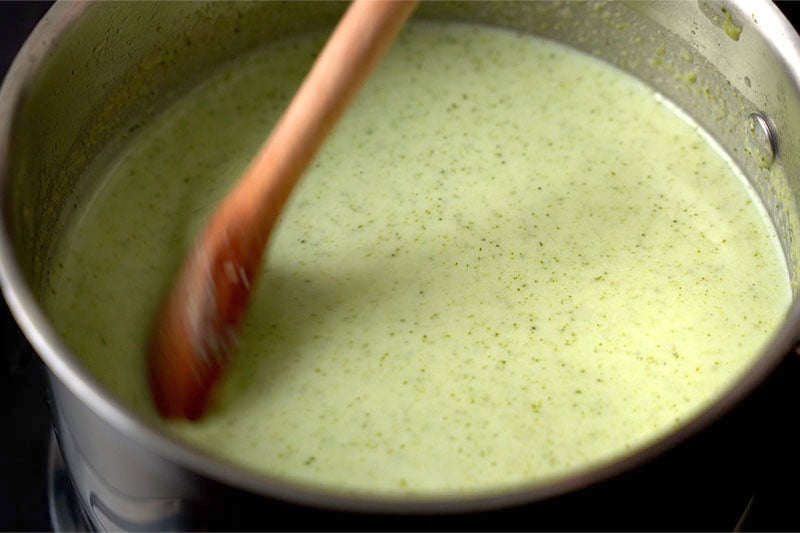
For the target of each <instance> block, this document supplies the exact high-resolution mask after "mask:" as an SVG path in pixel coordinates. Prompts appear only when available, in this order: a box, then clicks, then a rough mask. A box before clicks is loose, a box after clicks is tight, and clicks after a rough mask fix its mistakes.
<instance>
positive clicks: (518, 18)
mask: <svg viewBox="0 0 800 533" xmlns="http://www.w3.org/2000/svg"><path fill="white" fill-rule="evenodd" d="M343 8H344V4H342V3H332V2H310V3H306V2H252V3H251V2H171V3H151V2H107V3H106V2H104V3H98V4H91V5H85V4H82V3H81V4H73V3H63V4H57V5H56V6H55V7H54V8H53V10H52V11H51V13H50V14H49V15H48V17H47V18H46V19H45V21H44V22H43V23H42V24H41V25H40V26H39V28H38V29H37V31H36V34H35V37H34V38H32V39H31V40H30V41H29V42H28V43H27V44H26V48H25V51H24V52H23V54H22V55H21V56H20V58H18V60H17V62H16V64H15V65H14V68H13V69H12V71H11V72H10V74H9V77H8V79H7V80H6V83H5V86H4V91H3V93H4V95H3V99H2V100H0V105H1V106H2V107H0V112H1V113H0V114H6V113H8V116H10V117H12V118H13V121H11V123H10V125H8V124H7V125H4V126H3V127H4V128H9V129H8V131H4V130H0V140H2V142H3V143H5V144H6V146H4V147H3V148H4V149H6V150H7V152H6V153H5V154H3V153H2V152H0V158H1V157H5V160H2V159H0V164H2V165H3V166H2V170H3V173H4V175H3V184H2V186H3V202H4V205H3V209H4V213H3V214H4V218H3V224H4V228H3V231H4V233H5V235H4V238H6V239H7V240H8V242H9V243H10V247H8V249H7V250H4V253H5V257H3V263H4V265H3V269H4V278H5V279H4V282H5V290H6V293H7V295H10V297H9V301H10V303H11V305H12V308H13V310H14V312H15V314H16V315H17V316H18V317H22V319H21V320H20V321H21V323H23V329H25V331H26V333H27V334H28V336H29V338H31V339H32V342H33V343H34V345H35V347H36V348H37V350H38V351H39V352H40V353H41V355H42V357H43V358H44V359H45V360H46V362H47V363H48V365H49V366H50V368H51V370H52V371H53V372H54V373H55V375H56V377H57V378H58V379H60V380H61V381H63V382H64V383H65V384H66V386H67V387H68V388H69V389H71V390H72V392H73V393H75V394H76V395H78V396H79V397H80V398H81V399H82V400H83V401H84V402H86V403H87V404H89V405H90V407H91V408H92V409H95V410H97V412H99V413H101V414H102V415H103V416H106V418H108V417H109V416H110V417H113V418H114V419H118V420H124V421H126V423H125V424H122V425H123V426H125V427H126V428H135V429H137V430H138V429H141V427H140V426H137V424H136V423H135V415H133V414H131V413H130V412H129V411H127V410H126V409H125V407H124V406H121V405H118V404H116V403H115V400H114V399H113V395H112V394H109V393H108V391H102V390H98V388H99V385H97V384H96V383H95V382H93V380H92V378H91V376H87V375H86V374H85V373H84V372H83V371H82V370H81V367H80V363H79V362H78V360H77V359H76V358H75V357H74V356H72V355H71V354H70V353H69V352H68V351H67V350H66V349H65V348H64V347H63V345H61V343H60V342H59V340H58V338H57V337H56V335H55V334H54V333H53V331H52V330H51V329H50V327H49V325H48V322H47V319H46V317H45V316H44V314H42V312H41V311H40V310H39V307H38V304H37V300H36V297H37V295H38V294H40V293H41V292H40V291H43V290H45V289H46V281H47V278H48V269H49V262H48V261H49V255H50V250H51V247H52V246H53V244H54V242H56V241H57V239H58V238H59V235H60V233H61V230H62V228H63V225H64V222H65V221H66V220H68V219H69V216H70V214H71V213H72V211H73V210H74V208H75V205H74V203H73V198H74V197H75V195H76V194H78V193H79V192H80V190H81V189H82V188H83V187H85V186H87V184H85V183H82V181H81V176H82V175H83V174H84V171H85V170H86V169H87V168H88V167H89V166H91V165H93V164H98V162H100V163H101V162H102V161H103V160H104V159H105V158H106V157H108V155H109V154H113V152H114V150H115V149H116V147H118V146H120V144H122V143H124V141H125V139H126V136H127V135H129V134H130V133H131V132H133V131H135V130H136V129H137V128H138V127H139V126H141V125H142V124H143V123H145V122H146V121H147V120H148V119H149V117H151V116H153V115H154V114H155V113H158V111H159V110H160V109H161V108H163V107H164V106H166V105H168V103H169V102H170V101H172V100H173V99H174V98H176V97H177V96H179V95H180V94H181V93H182V92H183V91H184V90H186V89H187V88H189V87H191V86H192V85H193V84H194V83H196V82H198V81H199V80H201V79H203V78H204V77H205V76H207V75H208V74H209V73H210V72H212V71H214V69H215V68H216V67H217V66H218V65H220V64H222V63H224V62H225V61H227V60H229V59H230V58H233V57H236V56H238V55H241V54H244V53H247V52H248V51H249V50H252V49H254V48H256V47H258V46H259V45H260V44H261V43H264V42H267V41H270V40H274V39H279V38H282V37H285V36H289V35H293V34H298V33H302V32H305V31H307V30H309V29H318V28H327V27H332V26H333V24H334V23H335V21H336V20H337V19H338V17H339V15H340V13H341V12H342V10H343ZM415 16H416V17H417V18H435V19H452V20H461V21H473V22H480V23H485V24H492V25H498V26H504V27H508V28H513V29H515V30H519V31H524V32H532V33H535V34H539V35H542V36H545V37H548V38H551V39H555V40H558V41H561V42H563V43H566V44H569V45H571V46H574V47H576V48H578V49H581V50H584V51H586V52H589V53H591V54H593V55H596V56H598V57H600V58H603V59H605V60H607V61H609V62H611V63H613V64H615V65H617V66H618V67H620V68H621V69H623V70H626V71H628V72H630V73H632V74H634V75H635V76H636V77H638V78H640V79H642V80H644V81H645V82H646V83H648V84H650V85H651V86H652V87H653V88H654V89H655V90H657V91H658V92H660V93H662V94H663V95H665V96H666V97H667V98H668V99H670V100H672V101H673V102H675V103H676V104H677V105H678V107H680V108H681V109H682V110H684V111H685V112H686V113H687V114H689V115H690V116H691V117H693V118H694V119H695V120H696V121H697V122H698V123H699V124H700V125H701V126H703V127H704V128H705V129H706V130H707V131H708V132H709V133H710V134H711V135H712V136H713V137H714V138H716V139H717V141H718V142H719V143H720V144H721V145H722V147H724V149H725V150H726V151H727V152H728V153H729V154H730V155H731V157H732V158H733V160H734V161H735V162H736V163H737V164H738V165H739V166H740V167H741V168H742V169H743V171H744V172H745V174H746V175H747V177H748V179H749V180H750V181H751V182H752V184H753V186H754V187H755V189H756V191H757V192H758V194H759V195H760V197H761V199H762V201H763V203H764V205H765V207H766V209H767V211H768V213H769V215H770V216H771V218H772V220H773V222H774V224H775V226H776V228H777V230H778V233H779V236H780V239H781V244H782V246H783V250H784V253H785V255H786V260H787V264H788V267H789V272H790V274H791V284H792V288H793V290H794V292H795V293H796V291H797V286H798V282H799V281H800V278H799V277H798V275H799V274H800V273H799V272H798V268H797V267H798V261H800V243H798V236H800V225H799V224H800V222H799V221H798V211H799V209H798V201H797V199H798V196H799V195H800V179H798V175H800V173H799V172H798V170H800V132H798V131H797V128H798V125H800V94H798V81H797V80H798V74H799V73H800V60H798V43H799V41H798V38H797V35H796V34H795V33H794V30H793V29H792V28H791V26H790V25H789V24H788V22H786V21H785V19H783V18H782V16H781V15H780V14H779V12H778V11H777V9H776V8H774V6H772V5H770V4H766V3H755V2H753V3H751V2H738V3H734V2H718V1H703V2H699V3H690V2H653V3H649V2H648V3H644V2H599V3H593V2H559V1H554V2H546V1H540V2H464V3H460V2H430V3H423V5H421V6H420V8H419V10H418V12H417V13H416V15H415ZM779 51H780V52H779ZM781 54H782V55H781ZM754 113H761V115H758V116H757V117H753V116H752V115H753V114H754ZM765 126H766V129H765ZM4 136H7V138H6V137H4ZM796 314H797V313H796V310H795V309H794V307H793V310H792V311H791V312H790V315H789V318H788V319H787V321H786V324H785V326H784V328H783V329H782V330H781V331H780V332H778V334H777V335H776V337H775V340H774V342H773V343H772V344H771V345H770V346H769V347H768V349H767V350H766V351H765V353H764V354H763V356H762V358H761V360H760V362H759V365H757V367H758V368H757V369H756V370H755V371H754V373H755V374H756V375H755V376H751V377H750V378H749V381H747V380H743V382H742V383H740V386H741V387H743V388H745V389H746V388H747V387H752V386H753V383H754V382H755V381H757V380H758V378H759V376H761V377H763V375H764V374H765V373H766V372H767V371H768V369H769V368H771V367H772V366H773V365H774V364H776V362H777V361H778V360H779V359H780V357H781V356H782V355H783V353H785V351H786V349H787V348H788V346H789V344H791V342H793V340H794V334H793V333H792V329H793V326H794V324H795V323H796V322H797V321H796V320H795V319H793V318H792V317H795V315H796ZM745 381H747V382H748V383H749V384H748V385H743V383H744V382H745ZM741 394H743V392H738V393H736V394H732V395H729V397H728V399H727V400H725V401H723V402H722V404H718V405H717V406H716V407H715V409H716V411H715V412H716V414H719V413H720V412H722V411H723V410H724V408H725V405H724V404H725V402H727V404H730V403H731V402H733V401H734V399H735V398H736V397H738V396H740V395H741ZM131 420H134V422H131ZM144 427H147V426H144ZM694 429H696V427H695V428H694ZM694 429H692V431H693V430H694ZM130 431H131V433H133V430H130ZM148 431H150V430H148ZM688 432H689V430H686V431H684V433H688ZM684 436H685V435H684ZM223 474H224V471H223ZM223 481H231V480H223Z"/></svg>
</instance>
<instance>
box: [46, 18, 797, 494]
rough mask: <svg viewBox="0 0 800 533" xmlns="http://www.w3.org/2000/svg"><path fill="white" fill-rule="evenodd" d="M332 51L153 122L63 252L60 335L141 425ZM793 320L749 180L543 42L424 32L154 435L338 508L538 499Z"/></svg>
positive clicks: (608, 455)
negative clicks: (231, 226) (209, 265)
mask: <svg viewBox="0 0 800 533" xmlns="http://www.w3.org/2000/svg"><path fill="white" fill-rule="evenodd" d="M322 41H323V37H322V36H316V37H314V38H303V39H296V40H291V41H287V42H283V43H279V44H276V45H273V46H271V47H270V48H268V49H265V50H264V51H263V52H262V53H259V54H257V55H254V56H251V57H247V58H245V59H242V60H241V61H239V62H238V63H236V64H235V65H233V66H231V67H230V68H228V69H226V70H225V71H224V72H221V73H220V74H219V75H218V76H216V77H214V78H213V79H210V80H208V82H207V83H205V84H203V85H202V86H200V87H198V88H197V89H196V90H194V91H193V92H191V93H190V94H188V95H187V96H186V97H185V98H183V99H181V100H180V101H179V102H177V103H176V104H175V105H174V106H173V107H171V108H170V109H169V110H168V111H167V112H165V113H164V114H163V115H162V116H159V117H158V118H157V119H155V120H154V121H153V123H152V124H151V125H150V126H149V127H147V128H145V129H144V130H143V131H141V132H140V133H139V134H138V135H137V137H136V138H135V139H134V140H133V142H131V143H130V145H129V146H127V148H126V149H125V150H124V152H123V153H122V154H121V155H120V157H119V158H118V159H116V160H115V161H114V162H113V164H112V165H109V166H108V167H107V168H104V169H103V170H102V171H103V173H104V174H106V177H105V179H104V180H103V181H102V186H101V187H99V188H97V189H96V190H94V191H92V194H91V195H87V196H86V197H85V198H84V200H83V203H82V207H81V210H80V216H78V217H76V218H75V220H74V221H73V223H72V224H71V226H70V230H69V232H68V235H67V237H66V238H65V239H64V240H63V243H62V245H61V247H60V249H59V250H58V252H57V255H56V259H55V260H54V268H53V271H52V275H51V278H50V289H51V290H50V293H49V294H48V295H47V296H48V300H47V306H48V309H49V311H50V314H51V315H52V317H53V319H54V321H55V322H56V324H57V327H58V329H59V331H60V332H61V333H62V334H63V336H64V338H65V339H66V341H67V343H68V344H69V346H70V347H71V348H72V349H74V351H75V352H76V353H77V354H78V355H79V356H80V357H81V358H82V359H83V360H84V361H85V363H86V365H87V367H88V368H89V370H90V371H91V372H92V373H93V374H95V375H96V376H97V378H98V379H99V380H100V381H101V382H102V383H103V384H104V385H106V386H107V387H108V388H109V389H110V390H112V391H113V392H114V393H115V394H117V395H118V396H119V397H120V398H121V399H122V400H124V401H125V402H127V403H128V404H130V405H132V406H133V407H134V408H135V409H137V410H138V411H140V412H142V413H143V414H144V415H145V416H147V417H152V418H155V414H154V410H153V407H152V405H151V401H150V398H149V394H148V390H147V387H146V382H145V346H146V342H147V337H148V334H149V329H150V326H151V321H152V318H153V315H154V313H155V310H156V309H157V307H158V304H159V302H160V299H161V297H162V294H163V291H164V290H165V289H166V288H167V286H168V285H169V283H170V280H171V279H172V276H173V275H174V273H175V271H176V269H177V267H178V265H179V263H180V261H181V259H182V255H183V253H184V251H185V250H186V248H187V246H188V245H189V243H190V242H191V240H192V239H193V238H194V236H195V235H196V233H197V231H198V230H199V228H200V227H201V225H202V221H203V220H204V218H205V217H206V216H207V215H208V213H209V212H210V211H211V209H212V208H213V206H214V204H215V202H216V201H217V200H218V199H219V198H220V197H221V196H222V195H223V194H224V193H225V191H226V190H227V188H228V187H229V186H230V184H231V183H232V181H233V180H234V179H235V178H236V177H237V176H238V174H239V173H240V172H241V171H242V170H243V168H244V167H245V165H246V164H247V161H248V158H249V157H250V155H251V154H253V153H254V152H255V151H256V149H257V148H258V146H259V145H260V142H261V141H262V139H263V138H264V136H265V135H266V134H267V132H268V131H269V130H270V128H271V126H272V124H273V123H274V121H275V120H276V118H277V116H278V115H279V113H280V112H281V110H282V109H283V107H284V106H285V105H286V103H287V101H288V98H289V97H290V96H291V94H292V92H293V91H294V90H295V88H296V85H297V84H298V83H299V81H300V79H301V78H302V76H303V75H304V73H305V71H306V69H307V68H308V66H309V64H310V61H311V60H312V58H313V56H314V54H315V53H316V51H317V50H318V48H319V46H320V45H321V43H322ZM789 298H790V295H789V288H788V277H787V273H786V271H785V265H784V261H783V258H782V255H781V253H780V251H779V246H778V244H777V238H776V236H775V234H774V231H773V229H772V228H771V226H770V224H769V222H768V220H767V219H766V217H765V216H764V214H763V212H762V210H761V208H760V207H758V206H757V204H756V203H754V200H753V195H752V193H751V191H749V189H748V188H747V187H746V186H745V182H744V181H743V178H741V177H740V176H739V175H738V174H737V173H736V172H735V171H734V170H733V169H732V168H731V166H730V165H729V163H728V162H726V161H725V160H723V159H722V158H721V157H720V156H719V155H718V153H717V152H716V151H715V150H714V149H713V148H712V147H711V146H710V145H709V143H708V142H707V141H706V140H705V139H704V138H703V136H702V135H701V134H700V133H698V131H697V128H696V126H693V125H691V124H688V123H687V122H686V121H685V120H683V119H682V118H679V117H678V116H676V115H675V114H674V113H673V112H672V111H670V109H668V107H667V106H665V105H664V103H663V102H661V101H660V100H659V99H658V98H657V97H656V95H654V94H653V93H652V91H651V90H649V89H648V88H646V87H644V86H642V85H641V84H639V83H638V82H636V81H634V80H633V79H631V78H629V77H627V76H626V75H623V74H622V73H621V72H619V71H617V70H615V69H613V68H611V67H609V66H608V65H606V64H604V63H600V62H598V61H596V60H594V59H591V58H588V57H586V56H583V55H579V54H577V53H575V52H574V51H570V50H567V49H565V48H562V47H560V46H558V45H555V44H552V43H549V42H544V41H541V40H537V39H535V38H532V37H530V36H523V35H519V34H515V33H511V32H505V31H500V30H492V29H488V28H481V27H475V26H467V25H440V24H433V23H414V24H413V25H412V26H411V27H409V28H408V29H407V30H406V31H405V32H404V34H403V35H402V37H401V38H400V40H399V42H398V43H397V45H396V46H395V47H394V48H393V49H392V51H391V52H390V54H389V56H388V57H387V58H386V60H385V61H384V62H383V63H382V64H381V66H380V67H379V68H378V71H377V73H376V74H375V75H374V77H373V78H372V79H371V80H370V81H369V82H368V84H367V86H366V87H365V89H364V90H363V92H362V93H361V94H360V95H359V97H358V98H357V100H356V102H355V103H354V105H353V107H352V108H351V109H350V110H349V111H348V112H347V114H346V115H345V118H344V119H343V121H342V122H341V124H340V126H339V127H338V128H337V130H336V131H335V133H334V135H333V136H332V138H331V139H330V140H329V142H328V143H327V144H326V145H325V146H324V148H323V150H322V152H321V154H320V155H319V157H318V158H317V160H316V161H315V163H314V164H313V166H312V168H311V169H310V170H309V171H308V173H307V174H306V176H305V178H304V181H302V182H301V185H300V187H299V189H298V190H297V191H296V194H295V195H294V196H293V198H292V200H291V203H290V205H289V207H288V208H287V210H286V212H285V215H284V217H283V219H282V220H281V222H280V225H279V227H278V229H277V232H276V233H275V234H274V236H273V240H272V241H271V246H270V249H269V256H268V261H267V263H266V265H265V269H264V271H263V273H262V276H261V278H260V280H259V283H258V287H257V291H256V293H255V298H254V301H253V303H252V306H251V308H250V311H249V314H248V316H247V320H246V324H245V326H244V330H243V333H242V337H241V344H240V346H239V350H238V353H237V355H236V357H235V358H234V360H233V362H232V365H231V367H230V368H229V371H228V373H227V374H226V376H225V378H224V380H223V382H222V383H221V385H220V387H219V389H218V390H217V394H216V397H215V401H214V404H213V407H212V409H211V410H210V412H209V413H208V416H207V417H206V418H204V419H203V420H202V421H200V422H198V423H186V422H169V423H165V426H166V427H167V429H168V430H169V431H171V432H173V433H175V434H176V435H178V436H179V437H180V438H183V439H186V440H188V441H189V442H191V443H194V444H196V445H197V446H198V447H200V448H202V449H205V450H207V451H208V452H209V453H212V454H215V455H217V456H220V457H223V458H225V459H228V460H230V461H233V462H236V463H239V464H241V465H245V466H247V467H252V468H253V469H256V470H259V471H263V472H267V473H270V474H273V475H277V476H285V477H287V478H290V479H293V480H297V481H307V482H312V483H315V484H324V485H329V486H332V487H337V488H341V489H345V490H353V491H365V492H370V493H375V492H384V493H416V494H428V493H441V492H444V491H448V492H451V491H456V492H458V491H471V490H491V489H495V488H498V487H505V486H509V485H513V484H516V483H523V482H532V481H537V480H538V481H541V480H546V479H550V478H552V477H554V476H559V475H564V474H566V473H569V472H572V471H575V470H577V469H581V468H586V467H588V466H590V465H592V464H596V463H597V462H600V461H604V460H609V459H613V458H614V457H616V456H618V455H619V454H622V453H624V452H627V451H629V450H632V449H635V448H636V447H638V446H641V445H643V444H645V443H647V442H649V441H651V440H652V439H654V438H655V437H657V436H658V435H659V434H662V433H663V432H665V431H668V430H670V429H671V428H674V427H675V426H676V424H680V423H681V422H682V421H685V420H686V419H687V418H688V417H691V416H692V414H693V413H695V412H696V411H697V410H698V409H699V408H701V407H702V406H703V405H704V404H706V403H707V402H708V401H710V400H712V399H713V398H715V397H716V396H717V395H718V394H719V393H720V392H721V391H722V390H723V389H725V388H726V387H727V386H729V385H730V384H731V383H732V382H733V380H735V379H736V378H737V376H739V375H741V373H742V372H743V371H744V370H745V369H746V368H748V365H749V364H750V363H751V361H752V358H753V356H754V354H756V353H757V351H758V350H759V348H760V347H761V346H762V345H763V344H764V343H765V342H766V341H767V339H768V338H769V335H770V333H771V332H772V331H773V330H774V328H775V327H776V325H777V324H778V323H779V321H780V320H781V319H782V317H783V314H784V312H785V310H786V308H787V305H788V302H789Z"/></svg>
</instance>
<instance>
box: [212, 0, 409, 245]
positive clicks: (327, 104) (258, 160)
mask: <svg viewBox="0 0 800 533" xmlns="http://www.w3.org/2000/svg"><path fill="white" fill-rule="evenodd" d="M415 5H416V1H413V0H355V1H354V2H353V3H352V4H351V6H350V7H349V8H348V10H347V12H346V13H345V15H344V17H343V18H342V20H341V21H340V23H339V24H338V26H337V27H336V29H335V30H334V32H333V34H332V36H331V38H330V40H329V41H328V43H327V44H326V45H325V47H324V49H323V50H322V52H321V53H320V55H319V57H318V58H317V60H316V62H315V63H314V65H313V66H312V68H311V70H310V71H309V73H308V75H307V77H306V78H305V80H304V81H303V83H302V85H301V86H300V89H299V90H298V92H297V93H296V94H295V96H294V98H293V99H292V101H291V103H290V104H289V107H288V108H287V109H286V111H285V113H284V115H283V116H282V117H281V119H280V121H279V122H278V124H277V125H276V126H275V129H274V130H273V131H272V134H271V135H270V137H269V138H268V139H267V141H266V142H265V144H264V145H263V146H262V148H261V150H260V151H259V152H258V154H256V156H255V157H254V158H253V160H252V162H251V164H250V166H249V167H248V168H247V170H246V171H245V173H244V175H243V176H242V178H241V179H240V181H239V183H238V184H237V186H236V188H235V189H234V190H233V191H232V193H231V195H230V196H229V197H228V198H227V199H226V200H225V204H228V206H222V209H226V207H227V209H226V210H227V211H228V212H226V213H225V215H223V217H224V218H225V219H226V220H230V219H229V218H228V217H230V216H235V217H237V218H241V217H247V218H248V219H249V220H246V221H245V220H243V221H242V222H244V223H246V224H248V225H250V231H252V232H253V237H254V239H255V242H254V243H253V245H254V246H256V247H263V246H264V243H266V241H267V239H268V238H269V234H270V232H271V229H272V226H273V225H274V223H275V220H276V219H277V217H278V216H279V214H280V211H281V209H282V207H283V205H284V204H285V203H286V200H287V199H288V197H289V195H290V194H291V191H292V189H293V188H294V186H295V184H296V183H297V181H298V180H299V178H300V176H302V174H303V172H304V171H305V169H306V168H307V166H308V165H309V163H310V162H311V160H312V159H313V157H314V155H315V154H316V152H317V150H318V149H319V147H320V145H321V144H322V143H323V141H324V140H325V138H326V137H327V135H328V133H329V132H330V130H331V129H332V128H333V126H334V125H335V124H336V122H337V121H338V120H339V117H340V116H341V115H342V113H343V112H344V110H345V109H346V108H347V106H348V104H349V103H350V101H351V100H352V99H353V97H354V96H355V94H356V92H357V91H358V90H359V89H360V88H361V86H362V85H363V84H364V82H365V81H366V79H367V77H368V75H369V73H370V72H371V71H372V69H373V68H374V67H375V65H376V64H377V63H378V61H379V60H380V58H381V57H382V56H383V55H384V53H385V52H386V50H387V49H388V48H389V46H390V45H391V43H392V42H393V41H394V39H395V37H396V35H397V33H398V32H399V31H400V28H401V27H402V26H403V24H404V23H405V21H406V19H407V18H408V17H409V15H410V14H411V12H412V11H413V9H414V7H415ZM231 211H233V213H232V212H231ZM234 213H236V214H234ZM226 224H227V222H226Z"/></svg>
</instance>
